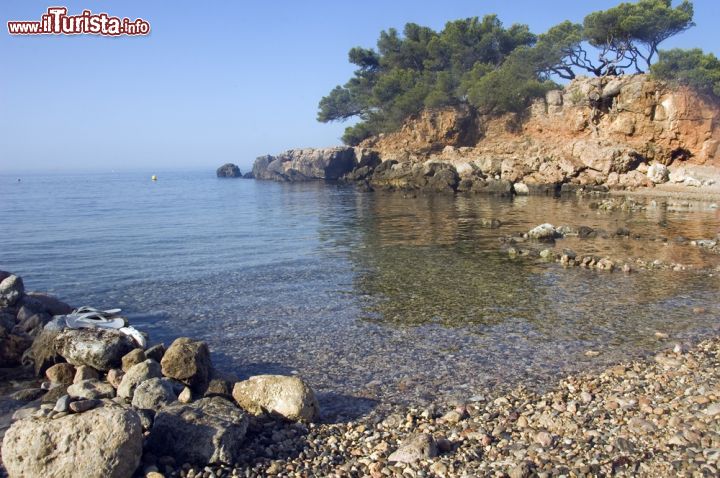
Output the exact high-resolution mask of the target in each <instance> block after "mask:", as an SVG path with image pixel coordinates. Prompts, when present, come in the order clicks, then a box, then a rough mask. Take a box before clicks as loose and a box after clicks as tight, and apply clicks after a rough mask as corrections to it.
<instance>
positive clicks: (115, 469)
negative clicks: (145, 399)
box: [2, 403, 143, 478]
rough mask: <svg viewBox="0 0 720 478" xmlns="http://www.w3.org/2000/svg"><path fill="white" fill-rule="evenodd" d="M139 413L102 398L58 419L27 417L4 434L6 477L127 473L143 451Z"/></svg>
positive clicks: (126, 476)
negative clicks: (86, 408) (98, 404)
mask: <svg viewBox="0 0 720 478" xmlns="http://www.w3.org/2000/svg"><path fill="white" fill-rule="evenodd" d="M142 440H143V437H142V430H141V427H140V418H139V417H138V415H137V414H136V413H135V412H134V411H132V410H127V409H124V408H121V407H119V406H117V405H113V404H109V403H106V404H105V406H103V407H102V408H96V409H94V410H90V411H87V412H85V413H80V414H72V415H67V416H65V417H62V418H57V419H49V418H44V417H42V418H40V417H30V418H26V419H23V420H19V421H17V422H15V423H14V424H13V425H12V426H11V427H10V429H9V430H8V431H7V432H6V433H5V438H4V440H3V447H2V459H3V464H4V465H5V468H6V469H7V472H8V475H9V476H10V478H20V477H23V478H49V477H53V478H72V477H76V476H82V477H83V478H130V477H131V476H132V475H133V473H134V472H135V469H136V468H137V467H138V465H139V464H140V457H141V456H142Z"/></svg>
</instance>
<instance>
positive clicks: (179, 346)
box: [160, 337, 211, 390]
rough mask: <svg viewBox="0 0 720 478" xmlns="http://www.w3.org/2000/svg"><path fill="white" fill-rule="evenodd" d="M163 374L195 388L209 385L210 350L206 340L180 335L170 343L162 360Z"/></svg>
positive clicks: (199, 388) (198, 388)
mask: <svg viewBox="0 0 720 478" xmlns="http://www.w3.org/2000/svg"><path fill="white" fill-rule="evenodd" d="M160 364H161V365H162V374H163V375H165V376H166V377H170V378H174V379H175V380H178V381H180V382H182V383H184V384H186V385H188V386H189V387H190V388H192V389H194V390H203V389H204V388H205V387H207V384H208V378H209V376H210V367H211V364H210V351H209V350H208V346H207V344H206V343H205V342H202V341H199V340H192V339H190V338H187V337H180V338H178V339H175V341H174V342H173V343H172V344H171V345H170V347H169V348H168V349H167V351H166V352H165V354H164V355H163V358H162V361H161V362H160Z"/></svg>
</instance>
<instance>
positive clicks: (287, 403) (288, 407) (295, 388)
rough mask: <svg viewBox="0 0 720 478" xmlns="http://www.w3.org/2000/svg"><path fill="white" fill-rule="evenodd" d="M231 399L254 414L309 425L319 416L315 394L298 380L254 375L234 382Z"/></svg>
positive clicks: (281, 376)
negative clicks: (269, 415)
mask: <svg viewBox="0 0 720 478" xmlns="http://www.w3.org/2000/svg"><path fill="white" fill-rule="evenodd" d="M232 396H233V398H234V399H235V401H236V402H237V403H238V405H240V406H241V407H242V408H243V409H245V410H247V411H248V412H250V413H252V414H255V415H259V414H262V413H268V414H271V415H275V416H278V417H281V418H284V419H287V420H292V421H306V422H311V421H313V420H316V419H317V418H318V415H319V413H320V406H319V405H318V402H317V399H316V398H315V393H314V392H313V390H312V389H311V388H310V386H309V385H308V384H306V383H305V382H304V381H303V380H302V379H301V378H299V377H291V376H283V375H257V376H255V377H250V378H249V379H248V380H245V381H242V382H238V383H236V384H235V387H234V388H233V391H232Z"/></svg>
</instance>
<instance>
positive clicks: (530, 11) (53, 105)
mask: <svg viewBox="0 0 720 478" xmlns="http://www.w3.org/2000/svg"><path fill="white" fill-rule="evenodd" d="M617 3H619V2H618V1H617V0H594V1H582V2H581V1H577V0H544V1H538V0H517V1H511V0H504V1H501V0H498V1H496V0H444V1H442V2H439V1H437V0H434V1H425V0H399V1H391V0H364V1H362V2H357V1H345V0H333V1H313V0H304V1H297V0H288V1H286V0H273V1H268V0H264V1H215V2H199V1H183V0H174V1H148V0H144V1H132V0H123V1H90V0H86V1H84V2H79V1H69V2H60V1H57V2H51V3H45V2H37V1H34V0H2V1H1V2H0V20H1V22H0V25H1V28H2V31H0V59H1V60H2V66H1V67H2V69H3V72H2V74H0V173H3V172H7V173H11V172H15V171H58V170H67V171H111V170H143V171H156V170H157V171H160V170H192V169H197V170H200V169H206V170H210V169H214V168H216V167H217V166H219V165H220V164H222V163H225V162H233V163H236V164H238V165H240V167H241V169H242V170H243V171H245V170H247V169H249V168H250V167H251V165H252V162H253V160H254V158H255V157H257V156H259V155H263V154H274V153H279V152H281V151H284V150H286V149H289V148H295V147H320V146H332V145H337V144H340V139H339V138H340V136H341V135H342V132H343V129H344V128H345V126H347V125H346V124H342V123H331V124H323V123H318V122H317V121H316V120H315V117H316V114H317V104H318V101H319V99H320V98H321V97H322V96H324V95H325V94H327V93H328V92H329V91H330V90H331V89H332V88H333V87H334V86H336V85H338V84H342V83H345V82H346V81H347V79H348V78H349V77H350V76H351V75H352V72H353V65H350V64H349V63H348V62H347V52H348V50H349V49H350V48H351V47H353V46H364V47H374V46H375V42H376V40H377V38H378V36H379V33H380V31H381V30H384V29H388V28H391V27H395V28H398V29H399V30H401V29H402V27H403V25H404V24H405V23H407V22H415V23H419V24H421V25H427V26H430V27H433V28H435V29H441V28H442V26H443V25H444V24H445V22H447V21H449V20H454V19H458V18H465V17H470V16H483V15H485V14H490V13H496V14H498V15H499V17H500V19H501V20H502V21H503V23H504V24H505V25H506V26H509V25H511V24H513V23H525V24H528V25H530V28H531V30H532V31H534V32H536V33H540V32H543V31H545V30H547V29H548V28H549V27H551V26H552V25H555V24H557V23H559V22H560V21H562V20H565V19H569V20H573V21H578V22H579V21H582V18H583V17H584V16H585V15H586V14H587V13H589V12H591V11H594V10H600V9H606V8H609V7H612V6H614V5H616V4H617ZM675 3H676V4H677V1H676V2H675ZM694 4H695V22H696V23H697V26H696V27H695V28H693V29H691V30H689V31H687V32H685V33H683V34H681V35H679V36H677V37H675V38H672V39H670V40H668V41H667V42H666V43H664V44H663V47H664V48H670V47H683V48H690V47H702V48H703V49H705V50H706V51H711V52H713V53H715V54H716V55H718V56H720V29H718V27H717V24H718V21H719V20H720V6H718V4H717V0H695V2H694ZM57 5H61V6H66V7H68V10H69V13H70V14H79V13H81V12H82V10H83V9H90V10H91V11H93V12H94V13H99V12H106V13H108V14H110V15H114V16H118V17H129V18H131V19H135V18H138V17H140V18H143V19H145V20H147V21H148V22H149V23H150V25H151V33H150V35H148V36H139V37H128V36H122V37H112V38H110V37H99V36H94V35H78V36H59V35H40V36H11V35H9V34H8V32H7V26H6V22H7V21H8V20H39V19H40V17H41V15H42V14H43V13H45V11H46V9H47V8H48V7H49V6H57Z"/></svg>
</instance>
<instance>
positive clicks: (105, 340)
mask: <svg viewBox="0 0 720 478" xmlns="http://www.w3.org/2000/svg"><path fill="white" fill-rule="evenodd" d="M55 347H56V349H57V351H58V352H59V354H60V355H61V356H63V357H64V358H65V360H67V361H68V362H69V363H71V364H73V365H88V366H90V367H92V368H94V369H95V370H100V371H108V370H110V369H111V368H118V367H120V364H121V361H122V358H123V356H124V355H125V354H127V353H128V352H130V351H131V350H133V349H134V348H135V343H134V342H133V340H132V339H131V338H130V337H128V336H127V335H125V334H123V333H122V332H118V331H116V330H103V329H77V330H74V329H72V330H71V329H69V330H65V331H63V332H61V333H60V334H59V335H58V336H57V337H56V338H55Z"/></svg>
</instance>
